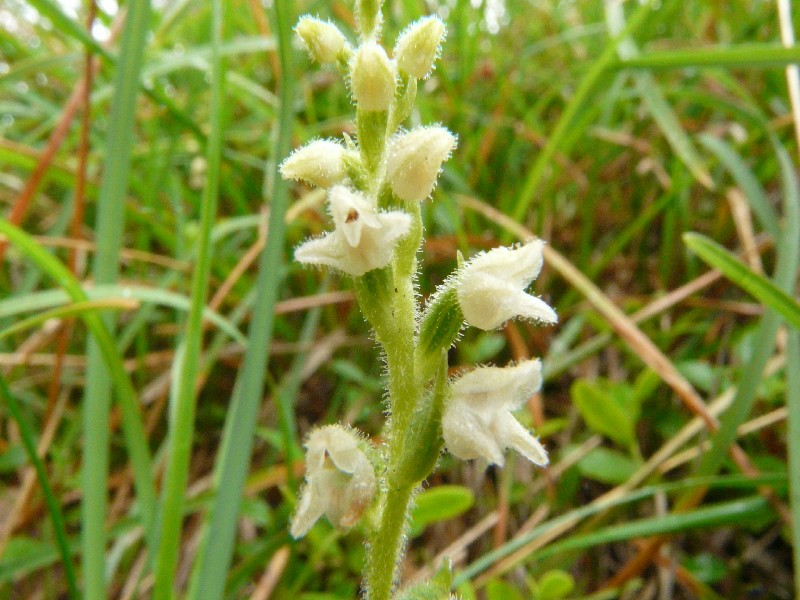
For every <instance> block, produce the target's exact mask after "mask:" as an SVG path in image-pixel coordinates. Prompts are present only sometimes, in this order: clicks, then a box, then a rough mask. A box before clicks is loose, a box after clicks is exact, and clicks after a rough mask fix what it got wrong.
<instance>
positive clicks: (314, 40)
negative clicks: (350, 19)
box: [295, 16, 348, 64]
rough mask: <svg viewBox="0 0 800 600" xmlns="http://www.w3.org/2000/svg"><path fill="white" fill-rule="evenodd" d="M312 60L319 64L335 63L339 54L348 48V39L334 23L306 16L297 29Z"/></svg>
mask: <svg viewBox="0 0 800 600" xmlns="http://www.w3.org/2000/svg"><path fill="white" fill-rule="evenodd" d="M295 31H296V32H297V35H299V36H300V39H301V40H302V41H303V45H304V46H305V47H306V50H308V53H309V54H310V55H311V58H313V59H314V60H316V61H317V62H319V63H322V64H326V63H335V62H336V60H337V58H338V57H339V53H340V52H342V50H344V49H345V48H347V47H348V43H347V39H346V38H345V37H344V34H343V33H342V32H341V31H339V28H338V27H337V26H336V25H334V24H333V23H328V22H327V21H321V20H320V19H316V18H314V17H309V16H305V17H302V18H301V19H300V21H299V22H298V23H297V27H295Z"/></svg>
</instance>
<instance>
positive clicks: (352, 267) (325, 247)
mask: <svg viewBox="0 0 800 600" xmlns="http://www.w3.org/2000/svg"><path fill="white" fill-rule="evenodd" d="M328 201H329V203H330V211H331V216H332V217H333V222H334V224H335V226H336V228H335V229H334V230H333V231H332V232H330V233H328V234H326V235H325V236H324V237H321V238H317V239H313V240H308V241H307V242H305V243H303V244H302V245H300V246H299V247H298V248H297V250H295V253H294V257H295V258H296V259H297V260H299V261H300V262H302V263H307V264H312V265H326V266H329V267H334V268H335V269H339V270H340V271H344V272H345V273H348V274H349V275H353V276H356V277H358V276H360V275H363V274H364V273H366V272H367V271H371V270H372V269H380V268H382V267H385V266H386V265H388V264H389V262H390V261H391V260H392V252H393V250H394V246H395V244H396V243H397V242H398V240H400V238H402V237H403V236H405V235H406V234H407V233H408V232H409V231H410V229H411V217H410V216H408V215H407V214H406V213H404V212H402V211H391V212H377V211H376V210H375V207H374V206H373V204H372V203H371V202H370V200H369V199H368V198H366V197H365V196H364V195H363V194H361V193H359V192H355V191H352V190H349V189H348V188H346V187H344V186H341V185H337V186H334V187H332V188H331V189H330V190H329V191H328Z"/></svg>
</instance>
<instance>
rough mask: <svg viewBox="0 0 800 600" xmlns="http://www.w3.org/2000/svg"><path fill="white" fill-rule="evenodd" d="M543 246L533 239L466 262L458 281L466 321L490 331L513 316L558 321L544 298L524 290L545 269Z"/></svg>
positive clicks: (548, 321) (494, 250)
mask: <svg viewBox="0 0 800 600" xmlns="http://www.w3.org/2000/svg"><path fill="white" fill-rule="evenodd" d="M543 246H544V242H542V241H541V240H534V241H532V242H529V243H527V244H525V245H524V246H519V247H517V248H502V247H501V248H495V249H493V250H490V251H489V252H485V253H481V254H478V255H477V256H475V257H474V258H472V260H470V261H469V262H467V263H466V264H465V265H464V267H463V269H462V272H461V275H460V276H459V279H458V283H457V292H458V301H459V304H460V305H461V312H463V313H464V319H465V320H466V322H467V323H469V324H470V325H472V326H474V327H477V328H479V329H484V330H487V331H488V330H491V329H496V328H497V327H499V326H500V325H502V324H503V323H504V322H505V321H507V320H509V319H511V318H513V317H522V318H523V319H532V320H536V321H542V322H544V323H556V322H558V316H557V315H556V313H555V311H554V310H553V309H552V308H550V306H548V305H547V303H545V301H544V300H541V299H540V298H537V297H536V296H531V295H530V294H527V293H525V288H527V287H528V285H529V284H530V283H531V281H533V280H534V279H535V278H536V276H537V275H538V274H539V271H540V270H541V269H542V262H543V257H542V248H543Z"/></svg>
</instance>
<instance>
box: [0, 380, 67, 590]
mask: <svg viewBox="0 0 800 600" xmlns="http://www.w3.org/2000/svg"><path fill="white" fill-rule="evenodd" d="M0 394H2V396H3V398H4V399H5V401H6V405H7V406H8V410H9V412H10V413H11V416H12V417H13V418H14V420H15V421H16V422H17V426H18V427H19V432H20V436H21V437H22V444H23V446H25V452H26V453H27V454H28V459H29V460H30V461H31V464H33V468H34V469H36V477H37V478H38V479H39V485H40V486H41V487H42V494H44V501H45V504H47V510H48V512H49V513H50V519H51V520H52V521H53V529H55V534H56V544H57V545H58V551H59V554H61V564H62V565H63V567H64V574H65V575H66V578H67V588H68V589H69V597H70V598H73V600H78V599H79V598H80V597H81V596H80V593H79V592H78V582H77V580H76V578H75V568H74V567H73V565H72V553H71V552H70V548H69V543H68V541H67V531H66V528H65V527H64V515H63V514H62V513H61V506H60V505H59V503H58V501H57V500H56V497H55V495H54V494H53V489H52V488H51V487H50V482H49V481H48V480H47V472H46V471H45V469H44V465H43V464H42V461H41V460H40V459H39V454H38V453H37V452H36V446H37V444H36V442H35V440H34V438H35V436H34V433H33V427H31V425H30V423H28V420H27V419H26V418H25V415H24V414H23V413H22V408H21V407H20V405H19V403H18V402H17V399H16V398H15V397H14V395H13V394H12V393H11V390H9V389H8V384H7V383H6V380H5V378H4V377H3V376H2V375H1V374H0Z"/></svg>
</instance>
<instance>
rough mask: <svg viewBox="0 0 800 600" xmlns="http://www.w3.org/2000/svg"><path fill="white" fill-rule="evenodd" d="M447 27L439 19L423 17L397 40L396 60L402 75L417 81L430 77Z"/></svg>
mask: <svg viewBox="0 0 800 600" xmlns="http://www.w3.org/2000/svg"><path fill="white" fill-rule="evenodd" d="M444 34H445V26H444V23H442V20H441V19H440V18H439V17H432V16H429V17H423V18H421V19H420V20H419V21H416V22H414V23H412V24H411V25H409V26H408V28H407V29H406V30H405V31H404V32H403V33H401V34H400V37H399V38H397V43H396V44H395V47H394V58H395V60H396V61H397V68H398V69H399V70H400V72H401V73H406V74H407V75H411V76H412V77H416V78H417V79H424V78H425V77H427V76H428V75H430V72H431V70H432V69H433V63H434V62H435V61H436V58H437V57H438V56H439V49H440V47H441V44H442V41H443V40H444Z"/></svg>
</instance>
